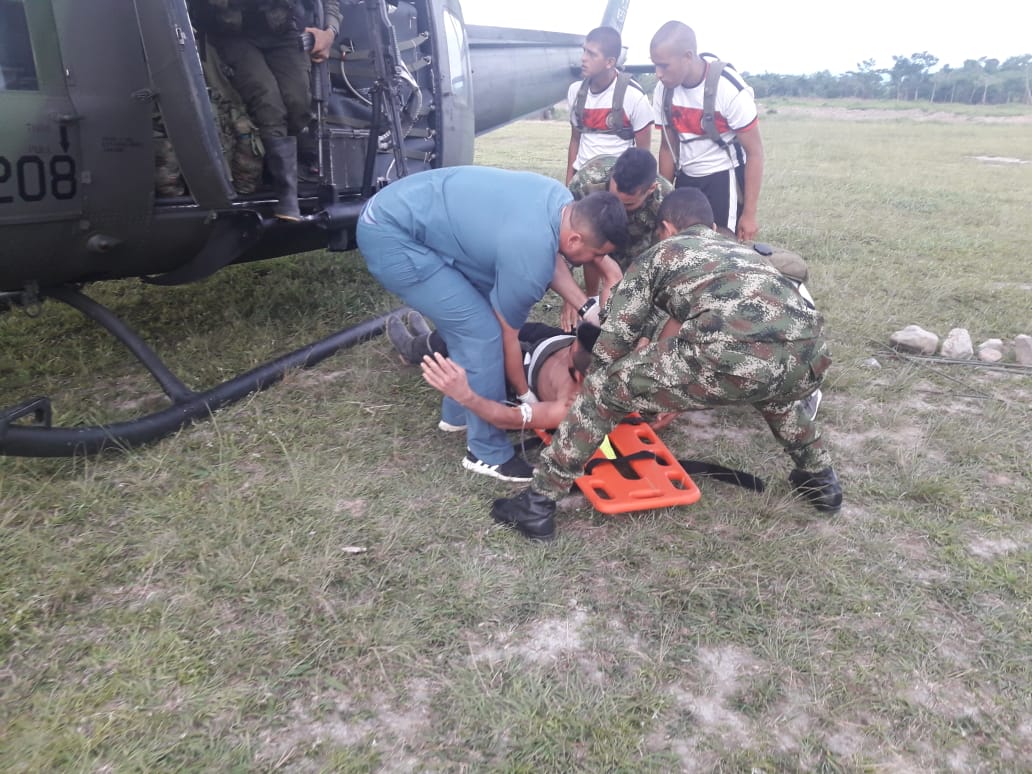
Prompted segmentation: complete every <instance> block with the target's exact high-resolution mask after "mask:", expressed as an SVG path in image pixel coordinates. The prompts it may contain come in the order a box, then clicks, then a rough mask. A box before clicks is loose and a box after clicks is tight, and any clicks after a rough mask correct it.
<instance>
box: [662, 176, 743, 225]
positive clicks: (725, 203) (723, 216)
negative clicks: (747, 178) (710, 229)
mask: <svg viewBox="0 0 1032 774" xmlns="http://www.w3.org/2000/svg"><path fill="white" fill-rule="evenodd" d="M739 170H742V168H741V167H735V168H734V169H727V170H724V171H722V172H714V173H713V174H712V175H705V176H704V177H690V176H689V175H686V174H685V173H684V172H678V173H677V178H676V179H675V180H674V188H688V187H691V188H698V189H699V190H700V191H702V192H703V193H704V194H706V198H707V199H709V203H710V206H711V207H713V221H714V222H715V223H716V224H717V226H720V227H723V228H727V229H730V230H731V231H734V230H735V229H736V227H737V226H738V216H739V215H741V214H742V209H743V208H744V207H745V201H744V199H743V198H742V195H741V190H742V186H741V184H740V181H739V180H738V174H739ZM742 171H743V172H744V170H742Z"/></svg>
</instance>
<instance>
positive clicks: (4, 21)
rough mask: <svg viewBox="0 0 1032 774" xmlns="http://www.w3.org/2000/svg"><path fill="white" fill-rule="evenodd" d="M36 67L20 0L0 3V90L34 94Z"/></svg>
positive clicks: (22, 4)
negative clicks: (32, 92) (31, 92)
mask: <svg viewBox="0 0 1032 774" xmlns="http://www.w3.org/2000/svg"><path fill="white" fill-rule="evenodd" d="M38 89H39V82H38V81H37V80H36V65H35V63H34V62H33V60H32V42H31V41H30V40H29V28H28V25H27V24H26V23H25V5H24V3H23V2H22V1H21V0H0V91H36V90H38Z"/></svg>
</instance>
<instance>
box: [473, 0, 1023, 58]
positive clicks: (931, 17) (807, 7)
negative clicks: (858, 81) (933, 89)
mask: <svg viewBox="0 0 1032 774" xmlns="http://www.w3.org/2000/svg"><path fill="white" fill-rule="evenodd" d="M461 3H462V10H463V14H464V16H465V18H466V21H467V22H468V23H470V24H489V25H500V26H506V27H524V28H528V29H551V30H558V31H561V32H576V33H579V34H584V33H586V32H587V31H588V30H590V29H591V28H592V27H597V26H598V24H599V22H600V21H601V20H602V12H603V10H604V9H605V6H606V3H605V0H461ZM732 9H733V10H732ZM980 10H984V12H983V13H980V12H979V11H980ZM672 18H676V19H679V20H680V21H683V22H685V23H686V24H688V25H690V26H691V27H693V28H694V29H695V34H696V36H697V38H698V42H699V49H700V50H702V51H710V52H712V53H714V54H717V55H718V56H720V57H721V58H722V59H724V60H725V61H728V62H732V63H733V64H734V65H735V67H737V68H738V69H739V70H744V71H747V72H752V73H762V72H771V73H779V74H782V75H790V74H792V75H799V74H809V73H814V72H819V71H821V70H830V71H831V72H832V73H835V74H838V73H844V72H847V71H849V70H854V69H856V66H857V64H858V63H859V62H862V61H863V60H865V59H874V60H875V66H876V67H891V66H892V56H893V55H894V54H895V55H902V56H910V55H911V54H914V53H917V52H921V51H928V52H929V53H930V54H933V55H935V56H937V57H938V58H939V66H942V65H944V64H948V65H950V66H951V67H960V66H961V65H962V64H963V63H964V60H965V59H978V58H979V57H982V56H985V57H991V58H996V59H999V60H1000V61H1001V62H1002V61H1004V60H1005V59H1007V58H1008V57H1011V56H1018V55H1021V54H1032V2H1029V0H1019V1H1018V2H1015V3H1007V4H1002V3H999V2H991V3H989V2H987V3H985V4H978V3H976V4H975V5H964V4H961V3H949V2H942V0H863V1H861V2H854V3H849V4H846V3H836V2H828V1H827V0H824V1H823V2H820V1H819V0H783V2H771V0H767V1H766V2H756V0H738V2H730V3H728V2H723V3H720V2H712V1H711V2H695V3H687V2H683V0H681V1H680V2H678V1H677V0H631V4H630V8H629V11H628V14H627V24H626V25H625V27H624V35H623V38H624V45H625V46H627V47H628V54H627V61H628V62H629V63H634V64H648V62H649V40H650V39H651V38H652V34H653V33H654V32H655V31H656V29H657V28H658V27H659V26H660V25H661V24H662V23H663V22H665V21H668V20H669V19H672Z"/></svg>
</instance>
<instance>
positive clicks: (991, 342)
mask: <svg viewBox="0 0 1032 774" xmlns="http://www.w3.org/2000/svg"><path fill="white" fill-rule="evenodd" d="M978 348H979V350H982V349H995V350H997V351H999V352H1003V339H986V340H985V341H983V342H982V343H981V344H979V345H978Z"/></svg>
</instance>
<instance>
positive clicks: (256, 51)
mask: <svg viewBox="0 0 1032 774" xmlns="http://www.w3.org/2000/svg"><path fill="white" fill-rule="evenodd" d="M322 2H323V6H324V10H325V19H324V24H323V27H324V29H318V28H316V27H311V26H308V24H309V22H310V13H311V11H310V5H311V4H310V2H309V1H308V0H191V2H190V11H191V15H192V17H193V19H194V20H195V23H196V24H197V25H198V27H199V28H201V29H203V30H205V32H207V33H208V34H209V42H210V43H211V44H212V45H213V46H214V47H215V48H216V50H217V51H218V52H219V55H220V56H221V57H222V61H223V62H224V63H225V64H226V66H227V67H228V68H229V71H230V78H229V79H230V82H231V83H232V84H233V86H234V88H235V89H236V90H237V92H239V94H240V96H241V97H242V98H243V100H244V103H245V104H246V105H247V111H248V113H249V114H250V116H251V119H252V120H253V121H254V123H255V124H256V125H257V126H258V131H259V135H260V137H261V141H262V144H263V145H264V148H265V159H266V164H267V166H268V170H269V175H270V177H271V178H272V181H273V185H274V187H275V190H276V198H277V200H278V204H277V205H276V207H275V209H274V210H273V214H274V215H275V216H276V217H278V218H283V219H285V220H300V218H301V211H300V209H299V208H298V202H297V135H298V134H299V133H300V132H301V130H302V129H304V128H305V127H306V126H307V125H308V122H309V121H310V120H311V118H312V113H311V110H312V98H311V93H310V90H309V83H308V71H309V69H310V66H311V65H310V60H311V61H316V62H321V61H325V59H326V58H327V56H328V54H329V50H330V47H331V46H332V44H333V41H334V39H335V38H336V37H337V33H338V31H339V30H340V21H341V11H340V2H339V0H322ZM302 31H304V32H310V33H311V34H312V35H313V37H314V39H315V45H314V47H313V48H312V51H311V56H310V57H309V55H308V54H306V53H305V52H304V51H303V50H302V49H301V46H300V42H299V41H300V39H299V36H300V33H301V32H302Z"/></svg>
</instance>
